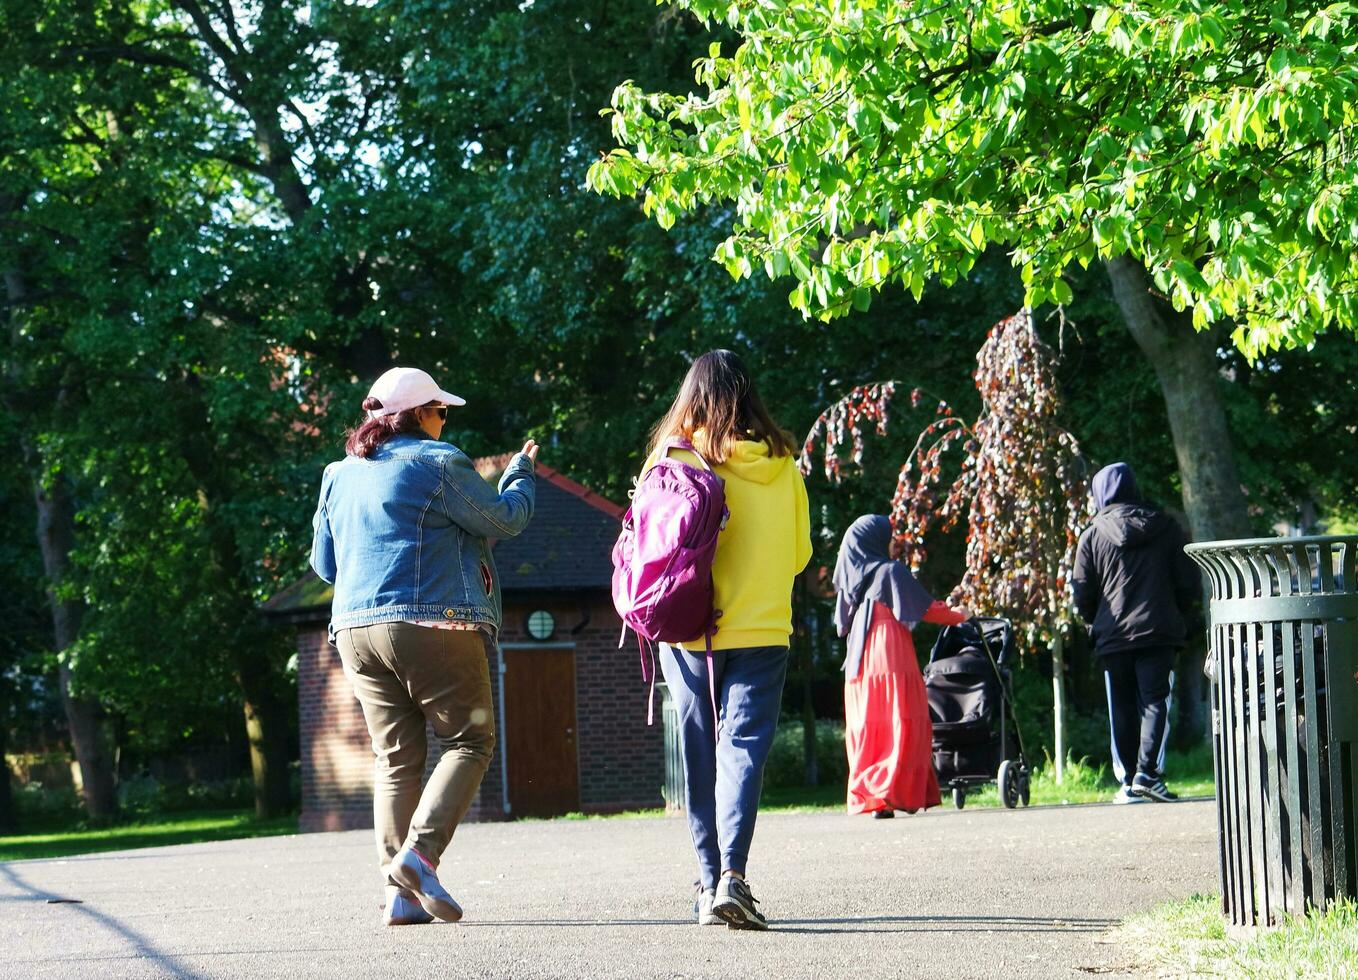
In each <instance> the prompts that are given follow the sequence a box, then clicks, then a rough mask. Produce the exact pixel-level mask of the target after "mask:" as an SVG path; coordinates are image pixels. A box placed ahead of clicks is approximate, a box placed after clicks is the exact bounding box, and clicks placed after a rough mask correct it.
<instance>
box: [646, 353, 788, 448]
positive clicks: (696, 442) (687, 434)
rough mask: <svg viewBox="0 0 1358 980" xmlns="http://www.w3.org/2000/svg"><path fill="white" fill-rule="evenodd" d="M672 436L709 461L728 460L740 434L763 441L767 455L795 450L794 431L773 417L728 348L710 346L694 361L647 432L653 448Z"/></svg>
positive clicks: (741, 437) (744, 370)
mask: <svg viewBox="0 0 1358 980" xmlns="http://www.w3.org/2000/svg"><path fill="white" fill-rule="evenodd" d="M674 438H679V439H687V440H688V441H689V442H691V443H693V446H694V448H695V449H697V450H698V452H700V453H702V454H703V456H704V457H706V458H707V460H708V462H711V463H724V462H726V461H727V460H728V459H730V458H731V453H732V452H733V451H734V450H735V446H736V443H738V442H740V441H741V440H744V439H749V440H751V441H752V442H764V443H765V444H767V445H768V447H769V454H770V455H771V456H791V455H792V453H793V442H792V437H791V436H790V435H788V433H786V432H784V431H783V430H782V429H781V428H779V427H778V423H776V422H774V421H773V418H772V417H771V416H770V415H769V412H768V409H766V408H765V407H764V402H763V401H762V400H761V399H760V397H759V392H757V391H755V387H754V382H753V381H752V380H751V379H750V372H749V371H747V370H746V369H745V362H743V361H742V360H741V359H740V358H739V357H738V356H737V355H736V354H734V353H732V352H731V351H729V350H714V351H708V352H707V353H706V354H704V355H702V356H701V357H699V358H698V359H697V360H696V361H694V362H693V366H692V367H690V368H689V369H688V374H687V375H686V376H685V377H684V383H683V384H682V385H680V386H679V394H678V395H676V396H675V399H674V404H673V405H671V406H670V410H669V411H668V412H666V413H665V417H664V418H663V419H661V420H660V422H659V423H657V424H656V427H655V429H654V430H653V431H652V433H651V452H652V453H654V452H655V451H656V450H657V449H659V448H660V445H661V443H663V442H664V441H665V440H667V439H674Z"/></svg>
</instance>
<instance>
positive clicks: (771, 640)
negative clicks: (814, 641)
mask: <svg viewBox="0 0 1358 980" xmlns="http://www.w3.org/2000/svg"><path fill="white" fill-rule="evenodd" d="M671 456H673V457H674V458H675V459H680V460H683V461H684V462H686V463H691V464H692V465H694V466H698V465H701V464H699V463H698V461H697V459H695V458H694V457H693V454H692V453H688V452H684V451H683V450H675V451H673V452H672V453H671ZM714 469H716V471H717V475H718V476H720V477H721V478H722V480H723V481H724V482H725V484H726V507H727V509H728V510H730V512H731V517H730V519H729V520H728V521H727V522H726V528H725V530H723V531H722V532H721V535H720V536H719V537H718V538H717V556H716V558H715V559H714V560H713V562H712V583H713V586H714V588H715V590H716V599H715V608H716V609H717V610H718V611H719V612H720V615H719V616H718V618H717V633H716V635H715V636H713V637H712V649H714V650H733V649H736V648H739V647H785V646H787V645H788V642H789V641H788V638H789V637H790V636H791V635H792V580H793V579H795V578H796V577H797V575H798V574H799V573H800V572H801V570H802V569H803V568H805V567H806V563H807V562H808V561H810V560H811V517H810V514H809V512H808V509H807V500H806V484H805V483H803V482H802V474H801V473H800V472H799V471H798V469H797V462H796V460H795V459H793V458H792V457H791V456H770V455H769V447H768V444H767V443H764V442H748V441H742V442H738V443H736V446H735V450H734V452H732V454H731V458H730V459H728V460H727V461H726V462H725V463H722V464H720V465H719V466H716V467H714ZM680 645H681V646H682V647H683V648H684V649H686V650H692V651H702V650H705V649H706V644H705V643H704V642H703V638H702V637H698V638H697V639H696V640H690V641H688V642H687V643H683V644H680Z"/></svg>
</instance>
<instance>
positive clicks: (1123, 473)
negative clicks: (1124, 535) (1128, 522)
mask: <svg viewBox="0 0 1358 980" xmlns="http://www.w3.org/2000/svg"><path fill="white" fill-rule="evenodd" d="M1090 489H1091V492H1092V493H1093V495H1094V506H1095V508H1097V509H1098V510H1103V509H1104V508H1105V507H1109V506H1112V505H1113V504H1139V503H1141V491H1140V490H1139V489H1138V488H1137V485H1136V474H1135V473H1133V472H1132V468H1131V467H1130V466H1128V465H1127V464H1126V463H1110V464H1109V465H1107V466H1105V467H1104V468H1103V469H1101V470H1099V471H1098V472H1097V473H1095V474H1094V481H1093V484H1092V485H1091V488H1090Z"/></svg>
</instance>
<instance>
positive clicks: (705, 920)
mask: <svg viewBox="0 0 1358 980" xmlns="http://www.w3.org/2000/svg"><path fill="white" fill-rule="evenodd" d="M716 897H717V893H716V892H715V891H713V890H712V889H711V888H704V887H703V883H702V882H701V881H695V882H694V883H693V915H694V917H695V918H697V920H698V925H700V926H724V925H726V920H725V919H723V918H721V917H720V916H717V915H713V914H712V902H713V901H714V900H715V899H716Z"/></svg>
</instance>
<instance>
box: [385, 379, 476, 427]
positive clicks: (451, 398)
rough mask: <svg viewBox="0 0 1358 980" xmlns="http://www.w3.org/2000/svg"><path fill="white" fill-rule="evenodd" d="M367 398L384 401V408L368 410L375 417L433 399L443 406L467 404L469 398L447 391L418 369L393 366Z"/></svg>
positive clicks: (392, 413)
mask: <svg viewBox="0 0 1358 980" xmlns="http://www.w3.org/2000/svg"><path fill="white" fill-rule="evenodd" d="M368 397H369V398H376V399H377V400H378V401H380V402H381V403H382V407H381V408H377V409H372V410H370V411H369V412H368V415H369V417H371V418H375V419H376V418H381V417H382V416H383V415H395V414H396V413H397V412H404V411H406V410H407V409H411V408H419V407H420V406H421V405H428V404H429V403H430V402H437V403H438V404H440V405H465V404H467V401H466V399H464V398H459V397H458V396H457V395H454V394H452V393H450V392H447V391H444V390H443V389H442V388H440V387H439V386H438V385H437V384H435V383H434V379H433V378H431V377H430V376H429V375H428V374H426V373H425V372H424V371H421V370H420V369H419V368H405V367H397V368H392V369H391V370H390V371H388V372H387V373H386V374H384V375H382V377H380V378H378V379H377V380H376V381H374V382H373V386H372V388H371V389H370V390H369V391H368Z"/></svg>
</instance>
